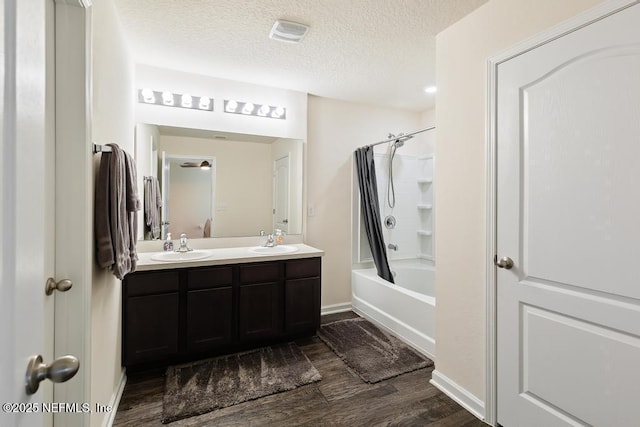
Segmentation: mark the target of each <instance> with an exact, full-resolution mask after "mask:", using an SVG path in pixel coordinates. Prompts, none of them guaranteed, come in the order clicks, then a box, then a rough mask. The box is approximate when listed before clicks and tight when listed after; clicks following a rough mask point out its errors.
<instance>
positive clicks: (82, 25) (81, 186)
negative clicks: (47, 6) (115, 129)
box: [54, 0, 94, 426]
mask: <svg viewBox="0 0 640 427" xmlns="http://www.w3.org/2000/svg"><path fill="white" fill-rule="evenodd" d="M55 21H56V22H55V52H56V54H55V85H56V88H55V92H56V119H55V120H56V126H55V127H56V130H55V132H56V135H55V138H56V153H55V156H56V160H55V164H56V165H55V168H56V178H55V209H56V214H55V218H56V220H55V234H56V243H55V258H56V259H55V264H56V265H55V268H56V275H58V276H59V277H64V278H68V279H71V281H72V282H73V284H74V286H73V288H72V291H70V292H66V293H64V294H58V295H56V299H55V313H56V314H55V322H54V324H55V352H56V354H67V353H68V354H73V355H74V356H76V357H77V358H78V359H79V360H80V370H79V371H78V373H77V374H76V378H74V379H73V381H70V382H68V383H66V385H65V387H60V388H55V387H54V400H55V401H57V402H80V403H84V402H87V403H91V402H92V399H91V370H92V364H91V293H92V286H93V265H94V261H93V259H94V255H93V254H94V249H93V181H94V177H93V144H92V141H91V90H92V74H91V69H92V68H91V67H92V57H91V37H92V35H91V33H92V26H91V24H92V1H91V0H55ZM60 94H64V96H60ZM90 418H91V414H90V413H83V414H72V413H59V414H56V417H55V419H54V424H61V425H66V426H81V425H89V424H90Z"/></svg>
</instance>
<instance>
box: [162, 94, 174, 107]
mask: <svg viewBox="0 0 640 427" xmlns="http://www.w3.org/2000/svg"><path fill="white" fill-rule="evenodd" d="M162 103H163V104H164V105H173V94H172V93H171V92H162Z"/></svg>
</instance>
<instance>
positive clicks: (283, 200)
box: [273, 155, 289, 233]
mask: <svg viewBox="0 0 640 427" xmlns="http://www.w3.org/2000/svg"><path fill="white" fill-rule="evenodd" d="M273 180H274V182H273V206H274V208H273V228H274V229H275V228H279V229H280V230H282V231H284V232H285V233H288V232H289V155H286V156H284V157H281V158H279V159H277V160H276V161H275V172H274V178H273Z"/></svg>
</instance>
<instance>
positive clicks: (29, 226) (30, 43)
mask: <svg viewBox="0 0 640 427" xmlns="http://www.w3.org/2000/svg"><path fill="white" fill-rule="evenodd" d="M53 9H54V5H53V2H52V1H47V2H42V1H23V0H20V1H18V0H7V1H4V2H3V4H2V8H1V12H2V14H3V16H2V18H1V19H0V21H1V22H3V23H4V25H3V27H2V31H1V32H0V37H2V41H1V42H0V45H1V46H3V47H4V48H5V49H4V50H3V56H2V59H3V67H2V76H1V78H0V81H1V83H0V88H1V89H0V95H1V98H2V100H3V102H2V104H1V105H2V107H1V108H2V114H1V117H2V119H1V122H0V130H1V131H2V142H1V144H0V152H1V155H0V165H1V166H0V171H1V173H0V242H2V248H1V249H0V254H1V256H0V289H1V292H0V293H1V295H2V298H0V313H1V315H0V316H1V321H0V331H1V334H0V337H1V339H2V346H1V347H0V369H1V370H2V372H3V373H4V376H3V381H2V382H1V383H0V402H2V404H3V406H2V410H1V411H0V424H1V425H7V426H8V425H12V426H43V425H52V423H53V418H52V416H53V413H52V412H53V411H49V412H46V411H44V410H43V403H51V402H53V400H54V398H53V387H52V384H51V382H49V381H44V382H42V383H39V385H38V390H37V391H36V390H35V387H34V389H32V390H31V391H29V392H28V391H27V388H26V371H27V365H28V363H29V360H31V359H32V358H33V356H38V355H41V356H42V362H44V363H45V364H50V363H52V359H53V357H54V351H53V350H54V349H53V347H54V340H53V336H54V334H53V323H54V322H53V318H54V298H55V292H54V293H53V294H52V295H50V296H46V295H45V283H46V282H47V278H48V277H51V276H54V273H53V272H54V269H55V267H54V251H55V250H54V241H55V232H54V228H55V222H54V213H55V209H54V202H55V200H54V191H55V186H54V176H55V174H54V140H55V136H54V114H53V111H54V109H55V106H54V103H53V78H52V77H53V73H52V69H53V60H52V56H51V52H53V45H52V40H53V36H52V35H53ZM45 22H46V25H45ZM56 366H58V365H56ZM34 384H38V383H37V382H36V383H34ZM45 412H46V413H45Z"/></svg>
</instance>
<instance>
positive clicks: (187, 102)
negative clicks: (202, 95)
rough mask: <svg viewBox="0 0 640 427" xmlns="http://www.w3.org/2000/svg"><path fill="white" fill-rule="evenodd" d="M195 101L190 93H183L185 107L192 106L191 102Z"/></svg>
mask: <svg viewBox="0 0 640 427" xmlns="http://www.w3.org/2000/svg"><path fill="white" fill-rule="evenodd" d="M192 102H193V98H192V97H191V95H189V94H188V93H185V94H184V95H182V106H183V107H184V108H191V105H192V104H191V103H192Z"/></svg>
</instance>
